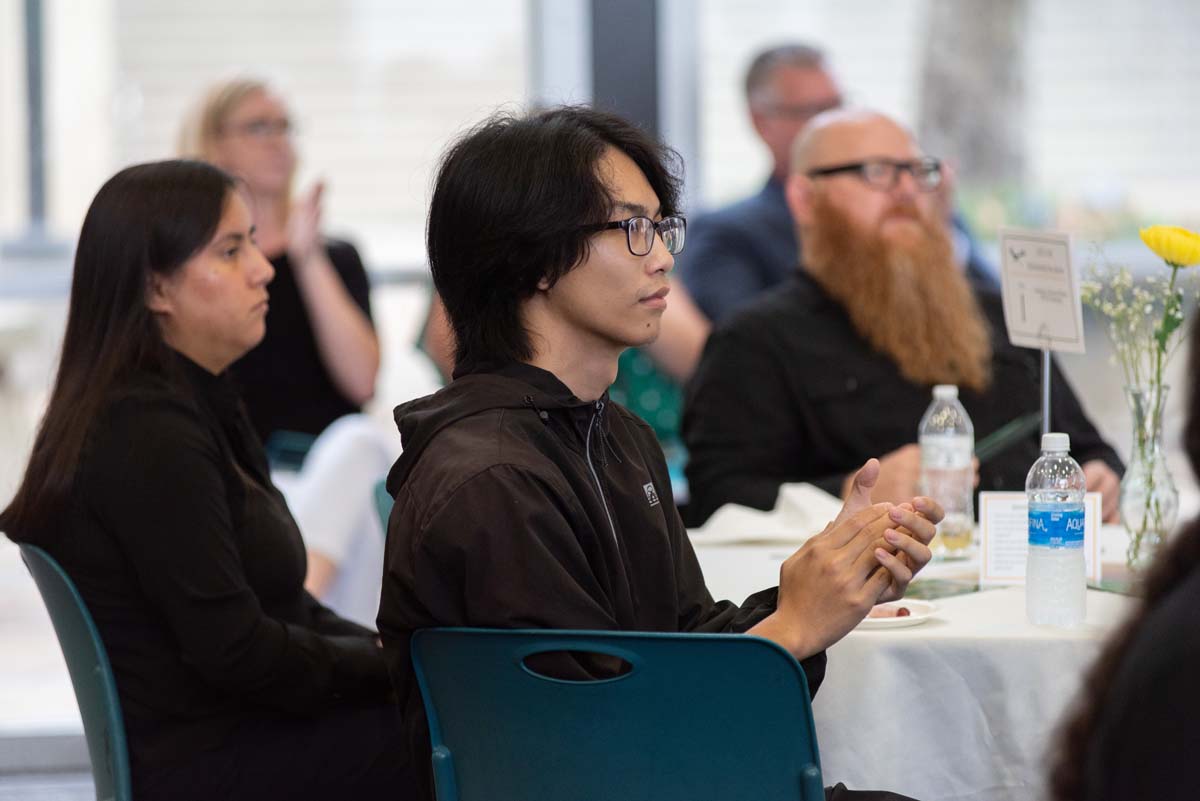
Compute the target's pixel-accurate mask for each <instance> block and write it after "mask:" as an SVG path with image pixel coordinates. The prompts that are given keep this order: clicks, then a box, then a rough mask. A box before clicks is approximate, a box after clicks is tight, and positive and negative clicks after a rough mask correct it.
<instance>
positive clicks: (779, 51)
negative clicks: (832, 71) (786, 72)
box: [746, 42, 825, 103]
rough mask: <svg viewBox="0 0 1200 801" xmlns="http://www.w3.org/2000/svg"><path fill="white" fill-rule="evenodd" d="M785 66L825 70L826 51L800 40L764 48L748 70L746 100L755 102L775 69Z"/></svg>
mask: <svg viewBox="0 0 1200 801" xmlns="http://www.w3.org/2000/svg"><path fill="white" fill-rule="evenodd" d="M783 66H788V67H799V68H801V69H812V70H823V69H825V53H824V51H822V50H821V49H820V48H818V47H813V46H812V45H808V44H803V43H799V42H796V43H792V44H784V45H777V46H775V47H771V48H768V49H766V50H763V51H762V52H760V53H759V54H758V55H756V56H755V57H754V60H753V61H751V62H750V67H749V68H748V69H747V70H746V100H747V101H749V102H751V103H752V102H754V99H755V96H756V95H758V94H759V93H760V92H761V91H762V89H763V87H765V86H766V85H767V82H768V81H769V80H770V79H771V75H772V74H774V72H775V70H776V69H778V68H779V67H783Z"/></svg>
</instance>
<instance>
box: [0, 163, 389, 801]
mask: <svg viewBox="0 0 1200 801" xmlns="http://www.w3.org/2000/svg"><path fill="white" fill-rule="evenodd" d="M273 274H274V270H273V269H272V267H271V265H270V264H269V263H268V262H267V260H266V259H265V258H264V257H263V256H262V254H261V253H260V252H259V250H258V247H257V246H256V244H255V242H254V227H253V225H252V223H251V215H250V211H249V208H248V206H247V204H246V202H245V200H244V199H243V197H242V196H241V194H240V192H239V191H238V190H237V186H236V184H235V182H234V180H233V179H232V178H230V177H229V176H228V175H226V174H225V173H223V172H221V171H220V170H218V169H216V168H214V167H212V166H209V165H206V164H202V163H198V162H187V161H165V162H159V163H154V164H142V165H138V166H134V167H130V168H128V169H125V170H122V171H121V172H119V173H117V175H115V176H114V177H113V178H112V179H110V180H109V181H108V182H107V183H106V184H105V185H104V186H103V187H102V188H101V189H100V191H99V193H98V194H97V195H96V198H95V200H94V201H93V202H92V205H91V208H90V209H89V210H88V213H87V217H86V219H85V220H84V223H83V229H82V231H81V233H80V236H79V243H78V249H77V251H76V255H75V270H74V277H73V280H72V285H71V297H70V307H69V310H68V317H67V328H66V335H65V338H64V341H63V347H62V357H61V361H60V364H59V368H58V375H57V378H56V380H55V383H54V388H53V391H52V392H51V396H50V402H49V406H48V408H47V410H46V414H45V417H44V419H43V421H42V424H41V428H40V429H39V431H38V434H37V437H36V439H35V442H34V447H33V452H32V455H31V456H30V460H29V466H28V468H27V470H26V473H25V477H24V480H23V482H22V484H21V486H20V488H19V489H18V491H17V494H16V496H15V497H14V499H13V500H12V502H11V504H10V505H9V507H8V508H7V509H6V510H4V512H3V513H2V514H0V529H3V530H4V531H5V532H6V533H7V534H8V536H9V537H10V538H11V539H13V540H16V541H18V542H29V543H34V544H36V545H39V546H41V547H42V548H44V549H45V550H47V551H48V552H49V553H50V554H51V555H52V556H54V557H55V558H56V559H57V560H58V561H59V562H60V563H61V564H62V566H63V567H64V569H65V570H66V571H67V573H68V574H69V575H70V576H71V577H72V579H74V581H75V583H76V584H77V585H78V587H79V590H80V592H81V594H82V595H83V598H84V601H85V602H86V603H87V606H88V608H89V610H90V611H91V613H92V616H93V617H94V618H95V620H96V625H97V627H98V628H99V631H100V635H101V639H102V640H103V642H104V645H105V647H106V649H107V651H108V655H109V658H110V659H111V661H112V665H113V670H114V673H115V675H116V680H117V689H118V691H119V694H120V699H121V705H122V711H123V713H124V719H125V725H126V729H127V733H128V740H129V745H130V762H131V768H132V771H133V781H134V785H133V786H134V793H135V796H136V797H137V798H139V799H155V798H163V799H168V798H169V799H188V798H205V799H213V798H221V799H242V798H246V799H250V798H254V799H273V798H278V799H285V798H286V799H303V798H324V799H327V798H372V797H381V796H385V795H386V797H390V798H396V797H403V796H404V795H406V794H407V778H406V776H407V765H406V764H405V758H404V750H403V749H402V748H401V747H399V740H398V738H397V726H396V724H395V722H394V712H393V709H392V707H391V705H390V703H389V700H388V696H389V685H388V678H387V674H386V669H385V666H384V661H383V659H382V656H381V653H380V648H379V646H378V643H377V640H376V637H375V633H374V632H372V631H370V630H369V629H366V628H363V627H361V626H358V625H356V624H353V623H350V622H348V621H345V620H343V619H341V618H339V617H337V616H336V615H334V614H333V613H331V612H330V611H329V610H328V609H326V608H324V607H322V606H321V605H320V604H318V603H317V602H316V601H314V600H313V598H312V597H311V596H310V595H308V594H307V593H306V592H305V591H304V589H303V581H304V573H305V553H304V546H303V543H302V542H301V539H300V534H299V532H298V531H297V529H296V525H295V522H294V521H293V520H292V517H291V515H290V513H289V512H288V509H287V505H286V504H285V503H284V501H283V498H282V496H281V495H280V494H279V492H278V490H276V489H275V487H274V486H273V485H272V484H271V481H270V478H269V475H268V468H267V463H266V458H265V456H264V454H263V451H262V447H261V445H260V444H259V440H258V438H257V437H256V436H255V434H254V431H253V429H252V427H251V425H250V422H249V420H248V419H247V416H246V413H245V410H244V407H243V406H242V404H241V402H240V400H239V399H238V396H237V394H236V392H235V390H234V389H233V388H232V387H231V386H230V382H229V379H228V378H227V376H226V375H225V371H226V369H227V368H228V367H229V365H230V364H232V363H233V362H234V361H235V360H236V359H238V358H239V357H240V356H242V355H243V354H244V353H246V351H248V350H249V349H250V348H252V347H254V345H255V344H257V343H258V342H259V341H260V340H261V339H262V337H263V333H264V330H265V326H264V318H265V316H266V311H267V308H268V293H267V284H268V283H269V282H270V280H271V278H272V276H273Z"/></svg>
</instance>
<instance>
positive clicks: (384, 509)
mask: <svg viewBox="0 0 1200 801" xmlns="http://www.w3.org/2000/svg"><path fill="white" fill-rule="evenodd" d="M393 503H395V501H393V500H392V496H391V495H389V494H388V491H387V479H381V480H380V481H379V482H377V483H376V484H375V511H376V512H377V513H378V514H379V522H381V523H383V536H384V537H387V524H388V518H389V517H391V516H392V504H393Z"/></svg>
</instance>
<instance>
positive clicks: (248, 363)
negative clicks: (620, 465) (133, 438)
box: [180, 78, 399, 625]
mask: <svg viewBox="0 0 1200 801" xmlns="http://www.w3.org/2000/svg"><path fill="white" fill-rule="evenodd" d="M294 130H295V125H294V122H293V119H292V116H291V114H290V112H289V109H288V107H287V105H286V104H285V103H284V101H283V99H282V98H281V96H280V94H279V93H278V92H277V91H276V90H275V89H274V88H272V87H271V86H270V85H269V84H267V83H266V82H264V81H262V80H258V79H255V78H238V79H234V80H229V81H225V82H222V83H219V84H216V85H214V86H212V87H211V88H210V89H209V90H208V91H207V92H206V93H205V95H204V96H203V98H202V100H201V101H200V103H199V104H198V105H197V106H196V108H195V109H194V111H193V113H192V115H191V117H190V118H189V119H188V121H187V122H186V124H185V126H184V128H183V131H182V135H181V137H180V151H181V154H182V155H184V156H188V157H192V158H199V159H203V160H205V161H208V162H210V163H212V164H215V165H216V166H218V167H221V168H222V169H224V170H226V171H227V172H229V173H231V174H232V175H234V176H236V177H238V178H239V179H240V180H241V181H242V183H243V186H244V189H245V191H246V192H247V194H248V195H249V197H250V202H251V210H252V213H253V214H254V218H255V224H256V226H257V234H256V237H257V241H258V246H259V248H260V249H261V250H262V252H263V254H264V255H266V256H267V258H268V259H269V260H270V262H271V266H272V267H274V269H275V279H274V281H273V282H272V283H271V307H270V311H269V312H268V315H267V333H266V336H265V337H264V338H263V341H262V344H260V345H259V346H258V347H257V348H255V349H254V350H252V351H250V352H249V353H247V354H246V355H245V356H244V357H243V358H242V359H240V360H239V361H238V362H236V363H235V364H234V365H233V366H232V368H231V373H232V375H233V377H234V379H235V381H236V383H237V385H238V386H239V388H240V390H241V392H242V398H243V400H244V401H245V403H246V407H247V410H248V412H249V414H250V419H251V421H252V423H253V424H254V427H255V429H256V430H257V432H258V434H259V436H260V437H261V438H262V440H263V442H264V443H265V444H266V446H267V450H268V452H269V453H271V454H273V455H278V454H279V453H280V450H281V448H284V447H290V446H291V445H293V444H294V443H295V442H296V441H297V440H299V442H300V443H302V446H301V448H300V453H301V458H303V463H302V466H301V467H300V469H299V470H298V471H297V472H295V473H292V474H288V473H287V472H285V471H283V470H280V469H278V468H280V467H281V465H280V464H279V462H278V461H276V463H275V465H274V466H275V467H276V468H277V469H276V470H275V471H274V474H273V478H274V480H275V482H276V484H277V485H279V487H280V488H281V489H282V490H283V491H284V494H285V495H286V496H287V500H288V505H289V506H290V507H291V509H292V513H293V515H294V516H295V518H296V520H297V522H298V523H299V525H300V530H301V532H302V533H303V535H304V539H305V544H306V546H307V549H308V574H307V578H306V581H305V586H306V588H307V589H308V590H309V591H310V592H312V593H313V594H314V595H316V596H317V597H319V598H321V599H322V600H323V601H324V602H325V603H327V604H329V605H330V606H331V607H332V608H333V609H335V610H336V611H338V612H339V613H340V614H343V615H345V616H346V617H348V618H350V619H352V620H356V621H358V622H361V623H364V624H367V625H373V623H374V619H375V611H376V607H377V605H378V599H379V581H380V579H379V576H380V572H381V569H382V567H381V566H382V559H383V539H382V536H383V535H382V528H381V526H380V524H379V522H378V520H377V519H376V512H375V507H374V503H373V495H372V491H373V487H374V484H375V482H377V481H378V480H379V479H380V478H381V477H382V476H383V474H384V473H385V472H386V471H387V468H388V466H389V465H390V464H391V461H392V460H393V459H394V458H395V456H396V455H397V454H398V451H399V443H398V442H397V443H394V444H393V443H392V440H394V439H395V436H394V435H391V434H389V433H386V432H384V431H383V430H382V429H381V428H379V427H377V426H376V425H375V424H374V423H373V422H372V421H371V420H370V419H369V418H367V417H366V416H365V415H363V414H361V412H362V406H363V404H364V403H366V402H367V401H368V400H370V399H371V397H372V395H373V394H374V392H375V379H376V376H377V374H378V371H379V360H380V357H379V342H378V338H377V337H376V334H375V329H374V326H373V324H372V321H371V304H370V285H369V282H368V279H367V273H366V270H365V269H364V267H363V263H362V260H361V259H360V258H359V255H358V251H357V250H355V248H354V246H353V245H351V244H350V243H349V242H345V241H342V240H338V239H331V238H327V237H325V236H323V234H322V231H321V223H322V195H323V192H324V184H323V183H321V182H317V183H316V184H315V185H313V186H312V187H310V188H307V189H305V190H304V191H302V192H301V193H300V194H298V195H296V196H293V192H292V189H293V183H294V179H295V174H296V166H297V155H296V147H295V143H294V141H293V133H294ZM314 438H315V441H314ZM309 442H311V443H312V446H311V449H310V450H308V452H307V455H306V456H304V455H303V453H304V447H305V446H307V445H308V443H309ZM282 466H284V467H286V466H287V465H282ZM292 466H294V465H292Z"/></svg>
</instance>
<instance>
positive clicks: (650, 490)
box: [642, 484, 658, 506]
mask: <svg viewBox="0 0 1200 801" xmlns="http://www.w3.org/2000/svg"><path fill="white" fill-rule="evenodd" d="M642 489H643V490H644V491H645V492H646V503H648V504H650V505H651V506H658V492H657V491H656V490H655V489H654V484H643V485H642Z"/></svg>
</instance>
